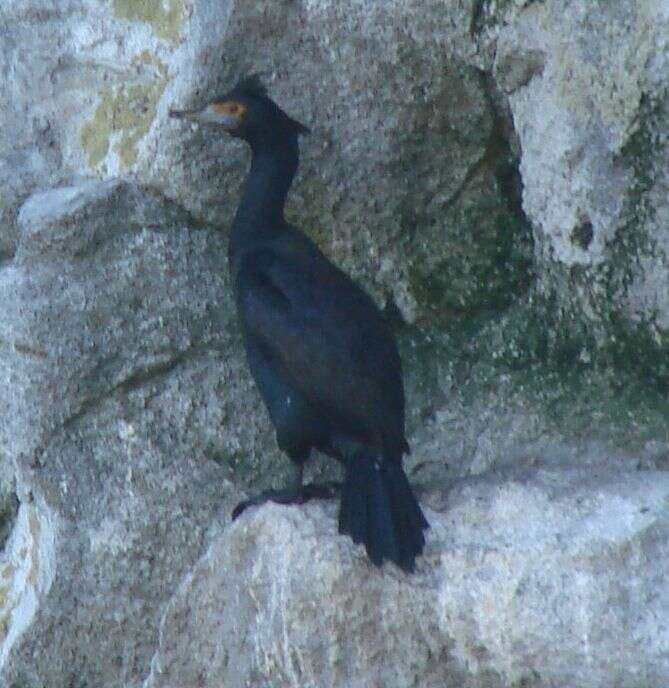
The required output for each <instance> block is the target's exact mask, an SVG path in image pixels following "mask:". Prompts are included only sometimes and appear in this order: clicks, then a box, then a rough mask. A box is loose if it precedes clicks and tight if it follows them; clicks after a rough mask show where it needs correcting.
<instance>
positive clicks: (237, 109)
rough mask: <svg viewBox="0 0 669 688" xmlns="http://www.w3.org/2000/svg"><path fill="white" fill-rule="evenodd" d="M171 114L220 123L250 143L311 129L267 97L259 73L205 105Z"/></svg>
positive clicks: (199, 121) (233, 134)
mask: <svg viewBox="0 0 669 688" xmlns="http://www.w3.org/2000/svg"><path fill="white" fill-rule="evenodd" d="M170 117H176V118H178V119H188V120H191V121H193V122H198V123H200V124H205V125H212V126H217V127H220V128H222V129H224V130H225V131H227V132H228V133H230V134H231V135H232V136H237V137H239V138H242V139H244V140H246V141H249V142H253V141H254V140H255V139H260V138H265V137H266V136H271V137H273V136H276V134H277V133H278V132H281V133H287V132H294V133H296V134H306V133H308V132H309V129H308V128H307V127H305V126H304V125H303V124H300V123H299V122H298V121H297V120H294V119H293V118H292V117H289V116H288V115H287V114H286V113H285V112H284V111H283V110H282V109H281V108H280V107H279V106H278V105H277V104H276V103H275V102H274V101H273V100H271V99H270V98H269V97H268V95H267V91H266V89H265V87H264V85H263V84H262V82H261V81H260V77H259V76H258V75H257V74H253V75H251V76H249V77H246V78H244V79H242V80H241V81H239V83H238V84H237V85H236V86H235V87H234V88H233V89H232V90H231V91H229V92H228V93H226V94H225V95H223V96H220V97H218V98H215V99H214V100H212V101H211V102H209V103H207V104H206V105H205V106H204V107H202V108H197V109H195V110H170Z"/></svg>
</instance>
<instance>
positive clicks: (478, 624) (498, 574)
mask: <svg viewBox="0 0 669 688" xmlns="http://www.w3.org/2000/svg"><path fill="white" fill-rule="evenodd" d="M668 21H669V6H668V5H667V2H666V0H647V1H644V2H640V3H629V2H626V1H624V0H615V1H612V2H599V3H595V5H593V6H592V7H588V8H587V9H586V8H585V6H584V5H583V4H582V3H579V2H576V0H542V1H538V0H496V1H492V0H481V1H479V0H463V1H461V2H460V1H459V2H454V3H448V4H447V5H445V4H444V3H442V2H437V1H436V0H434V1H432V0H430V1H429V2H419V1H418V0H410V1H409V2H399V0H397V1H396V0H392V1H391V2H383V3H363V2H344V3H338V4H335V3H327V2H322V1H321V0H305V1H304V2H281V3H269V2H268V3H258V2H251V1H250V0H236V1H235V2H232V0H231V1H230V2H222V1H221V0H192V1H190V0H189V1H188V2H179V1H177V0H169V1H162V0H161V1H156V2H153V0H151V1H147V2H138V3H136V2H127V1H126V0H114V2H104V3H103V2H98V1H97V0H94V1H93V2H87V3H80V2H76V1H75V0H64V1H63V2H44V1H43V0H38V1H35V0H21V1H20V2H12V3H4V5H3V6H2V7H1V8H0V37H1V38H2V40H0V67H1V69H2V73H3V75H4V77H3V80H2V83H1V84H0V113H1V114H2V121H3V127H2V128H1V129H0V303H2V309H1V310H0V417H2V419H3V422H2V424H0V545H1V546H2V552H1V554H0V683H2V685H7V686H9V687H10V688H52V687H53V688H61V686H70V685H71V686H73V687H75V688H83V687H84V686H89V687H90V686H104V687H105V688H107V686H109V687H112V688H117V687H118V688H121V687H122V688H131V687H132V688H137V686H139V685H141V684H142V682H143V681H144V680H145V679H147V676H149V675H150V678H149V679H148V683H149V684H152V685H153V684H155V685H156V686H157V685H166V682H167V681H168V680H171V679H172V678H175V677H182V678H183V677H189V680H191V679H192V683H191V684H187V685H199V682H200V674H198V673H197V672H200V673H201V677H202V681H203V682H204V684H205V685H209V684H212V682H214V681H215V680H216V681H219V679H221V677H223V678H225V680H226V681H227V683H225V685H232V686H234V685H239V684H240V682H242V681H244V680H248V682H249V683H250V684H251V685H263V681H266V679H267V677H271V678H272V681H273V683H272V685H275V684H276V685H282V684H285V685H310V683H309V682H311V685H328V682H329V681H330V682H334V681H336V680H340V681H341V682H343V683H342V684H343V685H355V683H354V681H359V683H360V685H374V683H373V681H374V680H376V679H375V678H374V676H373V673H372V672H373V671H376V672H377V674H378V676H381V677H382V679H383V684H384V685H411V684H412V681H414V682H416V685H428V686H430V685H435V686H436V685H439V686H441V685H444V683H448V682H451V683H455V684H457V685H463V686H470V685H471V686H484V685H485V686H492V687H496V686H500V687H501V686H513V685H524V686H533V685H537V686H543V685H577V686H581V685H583V686H588V685H597V686H599V685H602V686H604V685H606V686H608V685H616V684H618V685H622V686H625V687H626V688H628V687H631V688H637V686H638V688H648V686H655V685H657V686H659V685H664V684H665V683H667V680H666V679H667V673H666V657H664V656H662V655H661V653H660V651H659V650H658V649H657V648H658V647H660V645H659V644H660V643H662V642H664V643H665V646H666V629H665V628H663V627H661V621H658V622H655V621H653V618H657V619H660V620H661V619H663V618H665V617H666V612H667V609H666V607H667V603H666V597H663V595H664V591H665V590H666V587H667V586H666V582H667V581H666V577H663V576H664V572H663V570H662V569H661V566H660V564H661V563H662V562H663V561H666V554H667V552H666V531H667V527H666V510H667V506H666V497H665V496H663V495H665V491H664V490H665V487H664V486H665V475H666V473H656V472H645V471H640V472H638V473H630V472H629V471H630V469H632V468H639V469H646V470H653V471H655V470H657V469H664V470H665V471H666V469H667V468H669V434H668V432H669V430H668V426H667V422H666V419H667V417H669V401H668V400H667V395H666V389H667V384H668V383H669V363H668V361H669V356H668V355H667V353H668V352H669V341H668V340H667V336H668V335H667V327H668V325H667V323H669V288H668V286H667V285H669V275H668V272H669V270H668V266H669V260H668V258H667V256H668V254H669V245H668V241H669V240H668V236H669V235H668V234H667V227H668V226H669V222H668V212H669V211H668V207H669V206H668V204H667V199H668V198H669V193H668V191H667V189H668V177H667V174H668V172H667V170H669V161H668V159H667V151H668V150H669V149H668V147H667V140H668V139H667V131H669V107H668V103H667V93H668V89H667V75H668V74H669V69H667V54H668V51H667V40H669V38H668V37H669V30H668ZM254 70H258V71H261V72H263V77H264V80H265V81H266V83H267V84H268V86H269V88H270V91H271V93H272V95H273V96H274V97H275V98H276V100H277V101H278V102H279V103H280V104H281V105H282V106H283V107H285V108H286V109H287V110H288V111H289V112H290V113H291V114H292V115H294V116H295V117H297V118H298V119H300V120H302V121H304V122H305V124H307V125H309V126H310V127H311V128H312V135H311V136H310V137H306V138H305V139H304V141H303V147H302V152H303V160H302V167H301V171H300V174H299V176H298V179H297V183H296V185H295V188H294V193H293V195H292V196H291V200H290V203H289V209H288V211H289V212H288V215H289V218H290V219H291V220H293V221H294V222H295V223H296V224H297V225H299V226H300V227H303V228H304V229H305V230H306V231H307V232H308V233H310V234H311V236H313V237H314V238H315V239H316V240H317V241H318V243H319V244H320V245H321V247H322V248H323V250H324V251H325V252H326V253H328V254H329V255H331V256H332V257H333V258H334V259H335V260H336V262H337V263H338V264H340V265H342V266H343V267H344V268H345V269H346V270H347V271H348V272H349V273H351V274H352V275H353V276H354V277H356V278H357V279H359V280H360V281H361V282H362V283H363V285H364V286H365V287H366V288H368V289H369V290H370V291H371V293H372V294H373V296H374V297H375V298H377V300H378V302H379V303H380V304H381V305H384V304H387V308H386V311H387V313H388V314H389V316H391V317H392V319H393V322H394V325H395V326H396V329H397V333H398V338H399V342H400V346H401V350H402V356H403V361H404V368H405V373H406V386H407V399H408V404H407V418H408V429H409V439H410V442H411V445H412V448H413V452H412V455H411V457H408V460H407V469H408V472H409V473H410V476H411V478H412V480H413V481H414V482H416V483H418V485H419V486H420V485H422V486H423V487H426V486H429V487H430V489H431V490H432V491H433V493H434V494H433V497H432V499H431V504H432V506H433V507H434V510H432V511H431V512H430V517H431V519H432V522H433V526H434V527H433V530H432V531H431V535H430V537H431V540H430V551H429V552H428V555H427V556H426V557H425V558H424V559H423V560H422V563H421V567H422V568H421V572H420V573H419V575H418V576H417V577H416V578H415V579H410V580H406V579H404V578H402V577H400V576H399V575H398V574H396V572H393V570H392V569H388V570H384V572H382V573H381V574H379V573H378V572H376V571H375V570H373V569H371V568H369V567H368V565H367V564H366V563H365V560H364V557H363V555H362V554H361V553H356V554H354V555H352V554H351V553H352V552H353V548H352V545H351V544H350V542H349V541H348V540H346V539H345V538H340V537H339V536H337V534H336V514H335V511H334V507H333V506H319V505H314V506H309V507H307V508H305V509H304V510H300V509H295V510H288V509H279V508H272V507H268V508H266V509H262V510H258V511H257V512H256V511H253V512H250V513H249V515H248V518H246V517H245V519H244V520H243V521H242V522H240V523H239V524H235V525H234V526H233V527H231V528H230V529H229V530H228V529H227V520H226V518H225V514H227V513H229V509H230V506H231V505H232V503H233V502H234V499H235V498H236V496H237V495H236V494H235V493H234V489H233V488H232V487H231V486H229V485H228V484H227V483H226V478H230V479H232V480H234V482H235V483H236V484H237V485H239V486H242V485H243V486H244V487H245V488H251V489H257V488H260V487H267V486H268V485H270V484H272V483H275V484H276V483H279V482H280V481H281V479H282V477H283V471H284V470H285V459H283V458H282V457H280V455H279V453H278V451H277V448H276V446H275V442H274V438H273V435H272V431H271V427H270V426H269V422H268V418H267V415H266V413H265V411H264V409H263V407H262V404H261V403H260V400H259V397H258V395H257V393H256V392H255V390H254V388H253V385H252V382H251V380H250V377H249V375H248V371H247V370H246V366H245V364H244V361H243V355H242V351H241V342H240V338H239V334H238V330H237V327H236V325H235V324H234V316H233V313H232V310H233V309H232V303H231V299H230V296H229V289H228V283H227V270H226V265H225V262H226V261H225V249H226V246H225V236H224V234H223V233H221V232H219V231H218V228H219V225H225V224H226V223H227V221H228V220H229V218H230V217H231V215H232V213H233V212H234V207H235V199H236V194H237V188H238V186H239V184H240V182H241V178H242V175H243V172H244V170H245V168H246V165H247V160H248V152H247V151H246V150H245V149H244V148H243V147H242V146H241V145H239V144H237V143H235V142H234V141H232V140H231V139H229V138H228V137H226V136H222V135H221V134H220V133H217V132H215V131H213V130H208V129H195V130H189V129H187V128H185V127H184V125H183V124H181V123H178V122H175V121H173V120H170V119H168V117H167V112H168V109H169V108H170V107H174V106H176V107H186V106H190V105H194V104H200V103H202V102H203V101H204V100H205V99H207V98H208V97H210V96H211V95H212V94H214V93H216V92H222V91H225V90H226V89H227V88H228V87H229V86H230V85H231V84H232V83H233V82H234V80H235V79H236V78H237V77H238V76H239V75H240V74H244V73H247V72H250V71H254ZM93 177H97V178H101V181H99V180H95V179H92V178H93ZM133 180H134V181H133ZM167 197H169V198H171V199H172V200H171V201H169V200H166V198H167ZM19 208H20V211H19ZM573 466H579V467H581V468H583V467H586V466H587V470H588V473H585V472H583V471H581V472H579V471H575V469H574V468H573ZM519 467H525V468H526V469H527V470H528V471H537V469H540V470H539V472H538V473H528V474H527V475H526V476H525V477H523V476H520V474H519V473H518V472H517V471H518V469H519ZM491 469H493V470H496V471H502V472H503V473H504V475H506V476H507V478H506V479H504V480H502V479H501V478H500V479H498V478H496V477H488V478H486V479H480V481H473V482H472V479H471V478H470V479H468V481H467V479H466V480H465V481H464V482H462V483H458V484H459V485H460V487H457V488H456V489H455V490H454V491H453V492H452V493H451V496H449V499H448V500H443V499H440V498H439V497H438V496H437V495H438V494H439V493H440V492H439V491H440V489H442V488H443V486H444V485H446V484H448V483H449V482H450V481H453V480H462V479H463V476H467V475H469V474H478V473H485V472H486V471H490V470H491ZM314 470H315V472H316V474H321V473H328V472H331V470H332V468H331V466H329V467H327V468H326V467H324V465H323V462H316V467H315V469H314ZM514 476H515V477H514ZM644 495H645V497H644ZM578 500H580V502H579V501H578ZM663 500H664V502H663ZM660 504H664V506H662V507H660ZM646 509H649V511H646ZM267 518H269V522H268V521H267ZM663 519H664V520H663ZM212 520H213V521H212ZM212 522H213V526H212ZM626 527H627V528H628V529H627V530H625V528H626ZM551 528H552V529H553V530H554V532H555V533H558V534H559V535H560V536H561V540H558V539H557V538H555V537H553V536H552V535H551V533H553V531H552V530H550V529H551ZM588 538H590V539H588ZM500 543H502V545H503V546H501V544H500ZM507 545H508V546H507ZM607 547H608V549H607ZM203 552H204V554H203ZM201 555H202V558H201V560H200V563H197V564H196V563H195V562H196V561H197V560H198V558H199V557H200V556H201ZM658 562H659V564H658ZM219 565H220V566H219ZM572 573H573V574H574V575H572ZM653 577H654V578H653ZM344 581H345V582H344ZM249 582H250V583H249ZM247 584H248V585H247ZM244 585H247V589H248V590H249V591H250V593H252V594H253V595H255V601H254V602H253V603H251V598H249V593H247V592H244V590H245V588H244ZM319 586H320V587H319ZM177 589H178V590H179V591H178V592H177V594H176V596H174V593H175V591H176V590H177ZM237 590H240V591H241V592H240V597H239V599H237V598H236V597H235V594H236V592H235V591H237ZM200 593H201V595H200ZM328 597H332V599H333V600H336V601H337V606H336V605H334V604H330V606H328V604H327V603H326V604H325V606H324V607H320V608H319V609H321V610H324V611H323V612H322V626H323V627H324V628H327V629H330V630H331V631H332V634H331V636H330V637H329V638H328V637H324V635H323V634H322V633H316V634H314V626H310V625H309V624H310V623H313V622H312V621H311V619H312V616H313V614H314V604H315V603H316V602H317V603H318V604H322V603H323V600H324V599H325V600H327V598H328ZM187 604H190V605H191V607H192V608H193V609H195V610H199V611H197V613H196V614H195V613H193V614H191V612H190V611H189V610H188V608H187V607H186V605H187ZM221 609H225V610H228V611H227V612H226V613H228V612H229V615H228V616H226V617H223V618H220V616H219V614H220V610H221ZM212 610H213V611H212ZM630 610H634V614H632V612H631V611H630ZM344 612H345V614H344ZM319 613H321V612H319ZM370 613H371V616H370ZM235 615H238V616H237V617H236V618H237V620H236V621H235ZM654 615H657V616H656V617H654ZM161 617H162V618H164V621H163V623H162V626H161V631H160V634H161V647H160V650H159V651H158V653H157V654H156V649H157V647H158V626H159V620H160V619H161ZM370 618H371V621H370ZM601 619H604V620H605V621H606V623H605V624H604V623H600V620H601ZM277 629H278V631H277ZM574 629H576V630H574ZM584 629H585V630H584ZM630 629H631V630H630ZM318 630H320V629H318ZM207 632H208V633H209V635H208V636H206V637H205V635H206V633H207ZM219 632H220V633H222V634H224V637H225V638H227V639H228V641H229V642H226V643H222V642H220V637H219V636H218V635H217V633H219ZM225 634H227V635H225ZM556 642H559V646H558V647H556ZM635 643H638V645H635ZM193 648H195V649H193ZM607 652H608V653H609V657H618V656H620V657H622V660H621V661H620V662H616V663H615V665H614V666H611V662H609V664H608V665H607V664H605V660H604V659H603V658H604V657H606V653H607ZM189 653H190V654H189ZM154 655H155V656H154ZM152 657H154V659H153V664H152V666H153V669H152V670H151V658H152ZM393 657H394V658H395V659H394V660H393ZM643 661H647V666H646V669H645V672H646V673H645V674H644V670H643V668H640V667H641V662H643ZM202 662H204V666H203V665H202ZM207 662H208V663H207ZM226 662H227V664H226ZM662 662H665V664H663V663H662ZM365 665H366V666H367V668H365ZM537 667H538V668H537ZM653 671H655V673H653ZM150 672H152V673H150ZM533 672H536V675H535V673H533ZM579 672H581V673H579ZM342 677H343V678H342ZM207 681H209V683H207ZM300 681H301V683H300ZM588 681H589V683H588ZM221 682H223V681H222V680H220V681H219V683H213V685H220V683H221Z"/></svg>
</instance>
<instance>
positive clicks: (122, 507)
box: [0, 180, 252, 686]
mask: <svg viewBox="0 0 669 688" xmlns="http://www.w3.org/2000/svg"><path fill="white" fill-rule="evenodd" d="M18 226H19V228H20V232H21V233H20V241H19V244H18V247H17V250H16V255H15V258H14V260H13V261H12V263H11V264H10V265H9V266H6V267H5V268H4V269H3V270H1V271H0V294H1V297H0V298H1V300H2V303H3V304H4V308H3V310H2V313H1V314H0V342H2V356H0V380H2V384H1V385H0V413H1V414H2V417H3V424H2V427H1V428H0V456H1V457H2V469H3V470H2V473H3V475H5V477H6V483H7V485H8V487H7V489H6V491H5V494H6V497H3V512H5V513H6V516H7V519H8V520H9V522H10V523H11V526H12V527H11V533H10V534H9V536H8V539H7V541H6V543H5V549H4V553H3V555H2V564H1V565H0V572H1V575H2V588H3V590H5V591H6V593H5V594H3V597H2V602H1V612H0V618H2V620H3V623H2V626H1V633H0V676H1V677H2V678H0V683H2V684H3V685H8V686H10V685H15V683H13V682H18V685H21V686H24V685H28V686H33V685H45V684H48V685H50V686H56V685H68V684H71V685H84V684H85V683H88V684H89V685H100V686H112V685H130V684H132V683H133V682H134V684H135V685H136V683H137V681H138V680H139V679H140V678H142V677H143V676H145V675H146V673H147V672H148V666H149V660H150V657H151V655H152V654H153V652H154V644H155V634H156V632H157V623H158V620H159V618H160V608H161V605H162V603H164V602H165V601H167V599H169V597H170V595H171V593H172V590H173V589H174V587H175V586H176V584H177V582H178V581H179V579H180V578H181V576H182V575H183V573H184V572H185V571H186V570H187V568H188V566H189V564H190V563H191V562H192V561H194V559H195V558H196V557H197V555H198V552H199V548H200V546H201V543H202V541H203V536H204V533H205V531H206V529H207V528H208V526H209V523H210V521H211V519H212V517H213V515H214V514H215V513H217V511H218V510H219V509H221V508H224V509H225V510H226V512H229V510H230V509H231V508H232V504H233V500H232V497H230V495H231V494H232V493H233V490H232V489H231V488H230V486H229V483H227V481H226V480H225V477H226V476H229V475H230V467H229V465H227V463H226V460H225V458H224V457H225V456H226V453H227V454H229V453H230V452H232V451H234V447H235V446H236V445H237V444H239V443H240V435H236V434H235V433H234V432H230V429H231V425H230V426H228V429H227V430H224V428H223V426H222V421H223V419H226V421H227V423H233V422H234V421H233V418H234V417H235V416H236V415H237V414H238V413H241V414H242V416H241V417H240V427H241V428H242V429H241V430H240V432H241V433H242V435H241V438H242V440H243V441H244V443H248V444H251V443H252V442H251V440H250V439H248V438H244V433H245V432H246V433H248V432H249V427H252V423H249V422H248V420H247V419H244V418H243V410H242V411H241V412H240V411H239V410H237V409H233V408H232V407H231V406H230V404H229V401H230V397H228V396H226V395H225V394H224V393H222V390H223V389H225V387H226V386H230V387H232V388H234V389H238V390H241V389H244V387H243V385H240V382H239V375H238V374H237V368H238V367H239V366H240V365H241V360H239V359H238V357H235V356H233V355H230V353H229V350H230V348H231V342H233V341H234V340H235V338H236V335H235V334H233V333H232V332H231V329H232V328H231V323H232V320H231V308H230V304H229V303H227V300H228V298H229V297H228V289H227V286H226V284H225V280H226V267H225V263H226V261H225V245H224V242H223V241H222V239H221V237H220V234H219V233H218V232H215V231H212V230H211V229H206V228H203V227H198V226H196V225H194V224H193V222H192V220H191V219H190V218H189V216H188V215H187V214H186V213H185V212H184V211H183V210H181V209H179V208H177V207H176V206H174V205H173V204H171V203H170V202H168V201H166V200H164V199H163V198H161V197H160V196H159V195H157V194H155V193H152V192H147V191H144V190H141V189H139V188H138V187H135V186H133V185H131V184H128V183H126V182H122V181H118V180H116V181H108V182H86V183H81V184H79V185H77V186H73V187H65V188H58V189H53V190H50V191H48V192H45V193H42V194H39V195H36V196H34V197H32V198H31V199H30V200H29V201H28V202H26V204H24V206H23V207H22V209H21V212H20V215H19V223H18ZM236 348H237V350H238V348H239V347H238V346H237V347H236ZM246 389H247V390H248V391H251V390H250V381H249V382H248V385H247V387H246ZM242 394H243V392H242ZM212 458H217V459H218V461H212V460H211V459H212ZM226 495H227V499H226ZM17 499H18V503H19V508H18V513H16V507H15V506H14V505H15V504H16V500H17ZM93 657H94V658H95V659H94V661H92V660H91V658H93Z"/></svg>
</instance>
